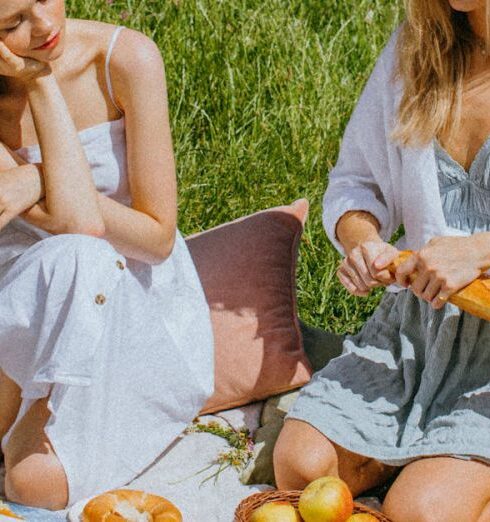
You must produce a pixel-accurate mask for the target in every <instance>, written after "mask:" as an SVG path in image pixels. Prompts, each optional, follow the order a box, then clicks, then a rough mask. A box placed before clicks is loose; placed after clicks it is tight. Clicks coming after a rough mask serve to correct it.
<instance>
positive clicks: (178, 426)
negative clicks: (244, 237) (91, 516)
mask: <svg viewBox="0 0 490 522" xmlns="http://www.w3.org/2000/svg"><path fill="white" fill-rule="evenodd" d="M121 29H123V26H118V27H117V28H116V30H115V31H114V33H113V35H112V39H111V41H110V45H109V49H108V52H107V55H106V81H107V85H108V89H109V94H110V96H111V99H112V101H113V103H114V105H116V104H115V102H114V99H113V94H112V89H111V83H110V77H109V59H110V55H111V52H112V48H113V45H114V43H115V41H116V38H117V36H118V34H119V32H120V30H121ZM78 135H79V138H80V141H81V144H82V146H83V148H84V151H85V154H86V157H87V159H88V161H89V164H90V166H91V169H92V174H93V178H94V181H95V184H96V187H97V189H98V191H99V192H101V193H102V194H104V195H105V196H109V197H111V198H113V199H114V200H116V201H118V202H119V203H122V204H124V205H126V206H130V202H131V196H130V192H129V186H128V177H127V163H126V138H125V120H124V115H122V116H121V118H120V119H118V120H115V121H108V122H104V123H101V124H99V125H95V126H94V127H90V128H87V129H83V130H82V131H80V132H79V134H78ZM17 152H18V153H19V154H20V155H21V156H22V157H23V158H25V159H26V160H27V161H28V162H29V163H36V162H40V161H42V160H41V153H40V148H39V145H32V146H27V147H22V148H21V149H18V150H17ZM213 352H214V344H213V334H212V328H211V322H210V314H209V307H208V305H207V302H206V299H205V296H204V292H203V289H202V286H201V283H200V280H199V278H198V275H197V272H196V269H195V266H194V264H193V261H192V258H191V256H190V254H189V251H188V249H187V245H186V243H185V241H184V240H183V238H182V236H181V234H180V233H179V232H178V231H177V238H176V242H175V247H174V249H173V251H172V254H171V255H170V256H169V258H168V259H166V260H165V261H164V262H162V263H160V264H157V265H150V264H147V263H144V262H141V261H138V260H136V259H131V258H125V256H123V255H122V254H120V253H119V252H118V251H117V250H116V249H115V247H113V246H112V245H111V244H110V243H109V242H108V241H107V240H105V239H103V238H98V237H93V236H88V235H84V234H59V235H53V234H50V233H49V232H46V231H44V230H42V229H40V228H37V227H35V226H32V225H30V224H29V223H27V222H26V221H24V220H23V219H21V218H15V219H14V220H12V221H11V222H10V223H9V224H8V225H7V226H6V227H4V229H2V230H1V231H0V368H1V369H2V370H3V371H4V372H5V373H6V374H7V375H8V376H9V377H10V378H11V379H13V380H14V381H15V382H16V383H17V384H18V385H19V386H20V387H21V388H22V404H21V407H20V411H19V414H18V417H17V419H16V421H15V422H14V424H13V426H12V427H11V428H10V430H9V431H8V433H7V434H6V435H5V437H4V438H3V439H2V449H4V448H5V447H6V443H7V441H8V439H9V437H10V435H11V433H12V431H13V429H14V428H15V426H16V425H17V423H18V422H19V421H20V419H21V418H22V417H23V415H24V414H25V413H26V411H27V410H28V409H29V407H30V406H31V405H32V403H33V402H34V401H35V400H36V399H38V398H41V397H46V396H47V395H48V394H49V392H50V391H51V396H50V399H49V403H48V408H49V410H50V411H51V413H52V415H51V416H50V418H49V420H48V423H47V425H46V428H45V431H46V434H47V436H48V438H49V440H50V442H51V444H52V446H53V448H54V450H55V452H56V454H57V456H58V458H59V459H60V461H61V463H62V465H63V467H64V469H65V472H66V475H67V480H68V487H69V501H68V507H70V506H71V505H72V504H73V503H75V502H76V501H78V500H80V499H82V498H86V497H89V496H91V495H95V494H98V493H100V492H103V491H106V490H108V489H111V488H114V487H120V486H123V485H125V484H127V483H128V482H130V481H131V480H132V479H134V478H135V477H136V476H137V475H139V474H140V473H141V472H142V471H143V470H144V469H145V468H146V467H147V466H149V465H150V464H151V463H153V461H155V460H156V458H157V457H158V456H159V455H160V454H162V453H163V452H164V450H165V449H166V447H168V446H169V445H170V443H171V442H172V441H173V440H174V439H176V438H177V436H178V435H179V434H180V433H181V432H182V430H183V429H184V428H185V427H186V426H187V425H188V424H189V423H190V422H191V421H192V419H193V418H194V417H195V416H196V415H197V414H198V412H199V410H200V409H201V408H202V406H203V404H204V403H205V401H206V399H207V398H208V397H209V396H210V395H211V394H212V392H213V388H214V353H213Z"/></svg>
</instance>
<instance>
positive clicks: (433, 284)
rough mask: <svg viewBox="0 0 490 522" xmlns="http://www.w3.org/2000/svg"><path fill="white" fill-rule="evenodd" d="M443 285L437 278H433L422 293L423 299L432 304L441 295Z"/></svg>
mask: <svg viewBox="0 0 490 522" xmlns="http://www.w3.org/2000/svg"><path fill="white" fill-rule="evenodd" d="M441 286H442V283H441V282H440V281H438V280H437V279H436V278H432V279H430V280H429V283H428V284H427V286H426V287H425V289H424V291H423V292H422V295H421V297H422V299H424V300H425V301H427V302H428V303H432V301H433V300H434V298H435V297H436V296H437V295H438V294H439V292H440V291H441Z"/></svg>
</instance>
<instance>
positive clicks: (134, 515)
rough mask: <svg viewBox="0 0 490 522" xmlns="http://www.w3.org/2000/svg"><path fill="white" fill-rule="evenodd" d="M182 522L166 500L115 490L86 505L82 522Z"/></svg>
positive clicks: (178, 514)
mask: <svg viewBox="0 0 490 522" xmlns="http://www.w3.org/2000/svg"><path fill="white" fill-rule="evenodd" d="M123 520H126V521H129V522H150V521H152V522H182V520H183V519H182V514H181V513H180V511H179V510H178V509H177V507H176V506H174V505H173V504H172V502H170V501H169V500H167V499H166V498H163V497H160V496H158V495H152V494H151V493H146V492H144V491H138V490H134V489H114V490H111V491H107V492H105V493H102V494H101V495H98V496H96V497H94V498H93V499H91V500H90V501H89V502H87V504H86V505H85V507H84V509H83V512H82V515H81V521H82V522H121V521H123Z"/></svg>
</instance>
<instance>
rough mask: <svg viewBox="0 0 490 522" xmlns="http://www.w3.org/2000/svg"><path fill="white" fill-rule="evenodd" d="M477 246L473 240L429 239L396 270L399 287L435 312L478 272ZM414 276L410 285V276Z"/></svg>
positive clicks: (478, 274) (468, 238) (480, 256)
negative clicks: (422, 300)
mask: <svg viewBox="0 0 490 522" xmlns="http://www.w3.org/2000/svg"><path fill="white" fill-rule="evenodd" d="M482 260H483V256H482V252H481V244H479V243H478V239H477V238H476V237H475V236H468V237H461V236H438V237H434V238H432V239H431V240H430V241H429V242H428V243H427V244H426V245H424V246H423V247H422V248H421V249H420V250H419V251H418V252H414V253H413V255H411V256H410V258H409V259H407V261H405V262H404V263H402V264H401V265H400V266H399V267H398V268H397V270H396V273H395V278H396V280H397V282H398V284H399V285H401V286H404V287H407V288H408V287H410V289H411V290H412V292H413V293H414V294H415V295H416V296H418V297H420V298H421V299H424V300H425V301H427V302H428V303H430V304H431V305H432V307H433V308H435V309H439V308H442V307H443V306H444V304H445V303H446V301H447V299H448V298H449V297H450V296H451V295H452V294H454V293H455V292H457V291H458V290H460V289H461V288H464V287H465V286H467V285H469V284H470V283H471V282H472V281H474V280H475V279H477V278H478V277H479V276H480V275H481V273H482V270H484V269H485V267H483V265H482ZM411 274H412V275H414V276H415V280H414V281H413V283H410V278H409V276H410V275H411Z"/></svg>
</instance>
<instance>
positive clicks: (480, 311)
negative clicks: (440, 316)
mask: <svg viewBox="0 0 490 522" xmlns="http://www.w3.org/2000/svg"><path fill="white" fill-rule="evenodd" d="M412 253H413V252H412V251H411V250H403V251H402V252H401V253H400V255H399V256H398V258H397V259H395V260H394V261H393V262H392V263H391V265H390V266H389V267H388V270H389V271H390V272H391V273H392V274H394V273H395V271H396V269H397V268H398V267H399V266H400V265H401V264H402V263H403V262H404V261H406V260H407V259H408V258H409V257H410V256H411V255H412ZM416 277H417V275H416V273H414V274H412V276H411V277H410V280H411V281H412V282H413V281H415V278H416ZM448 301H449V302H450V303H452V304H454V305H456V306H457V307H459V308H461V310H464V311H465V312H468V313H469V314H471V315H475V316H476V317H479V318H480V319H485V320H486V321H490V278H489V277H488V276H487V275H485V274H482V275H481V276H480V277H479V278H478V279H475V280H474V281H472V282H471V283H470V284H469V285H467V286H465V287H464V288H461V289H460V290H458V291H457V292H455V293H454V294H453V295H451V296H450V297H449V299H448Z"/></svg>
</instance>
